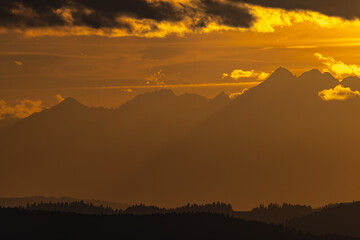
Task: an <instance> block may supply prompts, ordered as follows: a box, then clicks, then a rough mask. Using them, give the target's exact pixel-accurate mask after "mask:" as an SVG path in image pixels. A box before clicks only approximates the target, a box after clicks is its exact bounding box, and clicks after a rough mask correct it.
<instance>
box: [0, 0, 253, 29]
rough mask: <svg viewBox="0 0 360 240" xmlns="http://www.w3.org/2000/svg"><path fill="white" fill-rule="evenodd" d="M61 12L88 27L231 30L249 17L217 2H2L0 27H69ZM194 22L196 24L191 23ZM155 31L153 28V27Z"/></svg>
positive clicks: (241, 10) (233, 6) (246, 23)
mask: <svg viewBox="0 0 360 240" xmlns="http://www.w3.org/2000/svg"><path fill="white" fill-rule="evenodd" d="M61 9H67V10H68V11H71V17H72V19H71V25H74V26H88V27H92V28H102V27H109V28H114V27H117V28H125V29H128V31H131V26H129V25H128V24H127V23H124V22H121V21H120V20H119V17H131V18H135V19H152V20H154V21H157V22H160V21H170V22H179V21H181V20H183V19H184V18H185V17H192V18H193V19H194V22H196V23H194V27H196V28H202V27H206V25H207V23H208V22H209V21H213V20H215V21H217V22H218V23H219V24H224V25H228V26H232V27H249V26H250V24H251V22H252V16H251V15H250V14H249V13H248V11H247V10H246V9H245V8H242V7H239V6H236V4H234V3H225V2H220V1H217V0H195V1H193V4H192V6H191V7H190V6H189V5H184V4H182V5H176V4H174V3H171V2H165V1H153V2H148V1H146V0H51V1H49V0H2V2H1V6H0V26H3V27H7V28H27V27H53V26H66V25H70V23H69V21H67V20H66V19H65V18H64V17H63V16H62V15H61ZM195 19H196V21H195ZM154 29H156V26H154Z"/></svg>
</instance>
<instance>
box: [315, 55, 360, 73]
mask: <svg viewBox="0 0 360 240" xmlns="http://www.w3.org/2000/svg"><path fill="white" fill-rule="evenodd" d="M314 55H315V57H317V58H318V59H319V60H320V61H321V63H322V64H324V65H325V66H326V68H325V69H324V70H325V71H329V72H331V73H333V74H334V75H336V77H337V78H340V79H341V78H344V76H350V75H356V76H360V66H359V65H356V64H345V63H343V62H341V61H337V60H335V59H334V58H332V57H325V56H323V55H322V54H320V53H315V54H314Z"/></svg>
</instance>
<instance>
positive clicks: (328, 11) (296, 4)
mask: <svg viewBox="0 0 360 240" xmlns="http://www.w3.org/2000/svg"><path fill="white" fill-rule="evenodd" d="M231 1H233V2H237V3H239V2H245V3H250V4H256V5H261V6H264V7H275V8H283V9H286V10H296V9H301V10H312V11H316V12H320V13H323V14H325V15H328V16H338V17H342V18H345V19H354V18H359V17H360V1H359V0H231Z"/></svg>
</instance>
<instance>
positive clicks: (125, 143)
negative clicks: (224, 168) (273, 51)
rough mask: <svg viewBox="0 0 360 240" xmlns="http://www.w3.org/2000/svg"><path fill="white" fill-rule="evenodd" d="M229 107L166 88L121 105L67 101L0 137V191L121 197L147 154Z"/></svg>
mask: <svg viewBox="0 0 360 240" xmlns="http://www.w3.org/2000/svg"><path fill="white" fill-rule="evenodd" d="M220 100H221V99H220ZM228 101H229V100H228ZM226 104H227V102H226V101H223V100H221V101H218V100H216V99H215V100H207V99H205V98H203V97H201V96H197V95H192V94H185V95H182V96H176V95H175V94H174V93H173V92H172V91H169V90H161V91H158V92H154V93H148V94H144V95H140V96H138V97H136V98H135V99H133V100H131V101H129V102H128V103H126V104H124V105H122V106H120V107H119V108H118V109H104V108H89V107H86V106H84V105H82V104H81V103H79V102H77V101H76V100H75V99H72V98H68V99H66V100H65V101H63V102H62V103H60V104H58V105H56V106H54V107H53V108H51V109H47V110H44V111H42V112H40V113H36V114H33V115H32V116H30V117H28V118H25V119H22V120H21V121H19V122H18V123H17V124H16V125H14V126H13V127H12V128H10V129H8V130H7V131H6V132H4V133H3V134H1V135H0V159H1V162H0V165H1V168H0V178H1V179H2V181H1V183H0V188H1V194H3V195H19V194H20V193H21V194H23V195H34V194H38V195H44V194H46V195H54V196H59V195H72V196H79V197H94V198H95V197H100V198H110V199H114V198H120V197H122V196H123V193H121V192H120V191H119V190H118V189H125V188H132V186H131V184H130V182H131V181H137V179H138V177H134V175H133V174H134V171H136V169H137V168H138V167H139V166H141V165H143V164H144V162H146V161H147V160H148V159H147V158H148V156H151V155H154V154H155V153H157V152H159V151H160V150H161V149H163V148H164V146H165V145H167V144H169V142H171V141H173V140H174V139H176V138H179V137H180V136H181V135H183V134H185V133H186V132H187V131H189V130H190V129H191V128H193V127H195V126H196V125H197V124H199V123H200V122H201V121H203V120H204V119H206V118H207V117H208V116H209V115H211V114H213V113H214V112H216V111H217V110H218V109H219V108H222V107H223V106H224V105H226ZM5 179H6V180H7V181H4V180H5ZM19 179H20V180H19ZM104 186H106V187H104ZM129 198H130V199H124V201H127V200H129V202H130V201H133V200H132V199H131V197H129ZM121 200H122V199H121Z"/></svg>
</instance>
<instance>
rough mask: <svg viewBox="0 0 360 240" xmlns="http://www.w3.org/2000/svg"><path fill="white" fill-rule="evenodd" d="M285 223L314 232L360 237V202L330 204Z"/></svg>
mask: <svg viewBox="0 0 360 240" xmlns="http://www.w3.org/2000/svg"><path fill="white" fill-rule="evenodd" d="M286 225H287V226H289V227H292V228H295V229H298V230H301V231H304V232H311V233H314V234H323V233H328V234H343V235H348V236H353V237H360V202H352V203H340V204H332V205H329V206H326V207H323V208H320V209H317V210H315V211H314V212H313V213H311V214H309V215H306V216H303V217H299V218H295V219H292V220H289V221H287V222H286Z"/></svg>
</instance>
